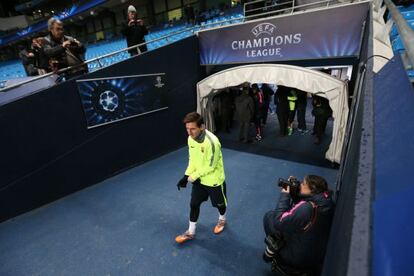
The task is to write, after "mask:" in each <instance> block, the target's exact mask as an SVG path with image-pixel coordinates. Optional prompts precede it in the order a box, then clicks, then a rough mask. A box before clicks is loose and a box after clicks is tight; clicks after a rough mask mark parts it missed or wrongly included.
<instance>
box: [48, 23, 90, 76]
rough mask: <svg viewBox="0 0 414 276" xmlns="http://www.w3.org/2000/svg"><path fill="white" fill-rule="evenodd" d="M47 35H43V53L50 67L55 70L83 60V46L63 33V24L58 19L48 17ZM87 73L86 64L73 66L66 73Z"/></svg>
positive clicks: (80, 62) (74, 74) (73, 74)
mask: <svg viewBox="0 0 414 276" xmlns="http://www.w3.org/2000/svg"><path fill="white" fill-rule="evenodd" d="M47 26H48V30H49V35H47V36H45V37H44V40H43V41H44V44H43V53H44V55H45V56H46V57H47V58H48V59H49V64H50V67H51V69H52V70H53V71H57V70H59V69H62V68H66V67H68V66H76V65H78V64H82V63H83V61H84V54H85V52H86V49H85V47H84V46H83V45H82V44H81V43H80V42H79V41H78V40H76V39H75V38H73V37H70V36H66V35H64V33H63V24H62V22H61V21H60V20H59V19H56V18H54V17H52V18H50V19H49V21H48V22H47ZM84 73H87V66H86V65H81V66H78V67H74V68H73V69H72V70H70V71H69V72H67V73H66V75H67V76H68V77H75V76H79V75H82V74H84Z"/></svg>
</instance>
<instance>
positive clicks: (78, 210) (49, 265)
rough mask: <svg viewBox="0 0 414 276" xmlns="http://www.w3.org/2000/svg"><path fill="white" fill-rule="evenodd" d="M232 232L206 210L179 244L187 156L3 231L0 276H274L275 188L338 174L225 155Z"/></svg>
mask: <svg viewBox="0 0 414 276" xmlns="http://www.w3.org/2000/svg"><path fill="white" fill-rule="evenodd" d="M223 155H224V164H225V170H226V176H227V193H228V201H229V207H228V212H227V218H228V225H227V228H226V229H225V231H224V232H223V233H222V234H221V235H218V236H217V235H214V234H213V233H212V229H213V227H214V225H215V223H216V221H217V218H218V213H217V211H216V209H214V208H212V207H211V204H210V202H206V203H205V204H203V205H202V207H201V215H200V219H199V222H198V228H197V236H196V239H195V240H193V241H191V242H189V243H188V244H184V245H177V244H176V243H175V241H174V238H175V236H176V235H177V234H180V233H181V232H183V231H184V230H186V228H187V226H188V214H189V200H190V192H191V189H189V188H187V189H185V190H181V191H178V190H177V188H176V186H175V185H176V182H177V180H178V179H179V178H180V177H181V176H182V174H183V172H184V169H185V166H186V162H187V149H186V148H182V149H180V150H177V151H175V152H172V153H170V154H168V155H165V156H163V157H161V158H158V159H156V160H153V161H151V162H148V163H146V164H143V165H141V166H139V167H136V168H133V169H131V170H129V171H127V172H124V173H122V174H119V175H117V176H115V177H112V178H111V179H108V180H106V181H104V182H102V183H100V184H98V185H95V186H92V187H89V188H87V189H85V190H82V191H80V192H77V193H75V194H72V195H70V196H67V197H65V198H63V199H61V200H58V201H56V202H53V203H51V204H48V205H46V206H43V207H41V208H39V209H36V210H34V211H32V212H29V213H26V214H24V215H21V216H19V217H16V218H14V219H11V220H8V221H6V222H4V223H2V224H0V248H1V251H0V275H3V276H5V275H13V276H17V275H269V270H270V268H269V266H268V265H267V264H265V263H263V262H262V260H261V254H262V252H263V248H264V244H263V238H264V233H263V229H262V217H263V214H264V213H265V212H266V211H268V210H270V209H272V208H274V206H275V204H276V201H277V199H278V196H279V189H278V188H277V187H276V179H277V178H279V177H287V176H288V175H291V174H293V175H296V176H298V177H303V176H304V175H305V174H318V175H322V176H324V177H325V178H326V179H327V180H328V182H329V183H330V184H331V186H332V187H333V186H334V181H335V179H336V173H337V171H335V170H331V169H326V168H322V167H315V166H310V165H306V164H300V163H294V162H290V161H284V160H278V159H274V158H269V157H264V156H260V155H253V154H249V153H243V152H237V151H233V150H227V149H224V150H223Z"/></svg>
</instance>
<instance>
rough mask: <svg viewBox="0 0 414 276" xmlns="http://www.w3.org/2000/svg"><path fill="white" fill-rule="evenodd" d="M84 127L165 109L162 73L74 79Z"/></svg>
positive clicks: (165, 97) (165, 101) (165, 96)
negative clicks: (84, 123)
mask: <svg viewBox="0 0 414 276" xmlns="http://www.w3.org/2000/svg"><path fill="white" fill-rule="evenodd" d="M77 85H78V91H79V95H80V98H81V102H82V106H83V110H84V112H85V116H86V122H87V127H88V128H93V127H97V126H101V125H106V124H109V123H113V122H117V121H121V120H125V119H129V118H133V117H136V116H140V115H144V114H148V113H152V112H156V111H160V110H164V109H167V108H168V107H167V95H166V89H165V74H164V73H160V74H150V75H136V76H123V77H113V78H99V79H84V80H77Z"/></svg>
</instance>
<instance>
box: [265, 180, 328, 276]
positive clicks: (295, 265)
mask: <svg viewBox="0 0 414 276" xmlns="http://www.w3.org/2000/svg"><path fill="white" fill-rule="evenodd" d="M292 178H293V177H290V178H289V180H292ZM294 198H295V200H292V195H291V193H290V186H286V187H285V188H282V191H281V194H280V199H279V203H278V205H277V207H276V209H275V210H273V211H269V212H267V213H266V214H265V216H264V230H265V233H266V240H265V241H266V244H267V248H266V251H265V253H264V255H263V258H264V260H265V261H267V262H272V270H273V271H274V272H278V273H279V274H281V275H289V274H290V273H293V272H296V273H297V272H305V273H304V274H305V275H306V272H308V273H309V274H311V273H315V274H317V273H319V272H320V270H321V267H322V264H323V259H324V255H325V251H326V246H327V243H328V237H329V231H330V227H331V223H332V217H333V212H334V203H333V200H332V198H331V195H330V192H329V190H328V185H327V183H326V181H325V179H323V178H322V177H320V176H316V175H307V176H305V178H304V180H303V182H302V183H300V186H299V194H298V197H297V198H296V197H294Z"/></svg>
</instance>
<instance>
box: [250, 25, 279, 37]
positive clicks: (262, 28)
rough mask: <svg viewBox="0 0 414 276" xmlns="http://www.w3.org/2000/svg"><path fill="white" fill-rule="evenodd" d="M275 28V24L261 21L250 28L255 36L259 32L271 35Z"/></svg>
mask: <svg viewBox="0 0 414 276" xmlns="http://www.w3.org/2000/svg"><path fill="white" fill-rule="evenodd" d="M275 29H276V26H275V25H273V24H272V23H261V24H259V25H256V26H255V27H254V28H253V29H252V33H253V34H254V36H255V37H258V36H259V35H261V34H268V35H272V34H273V32H274V30H275Z"/></svg>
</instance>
